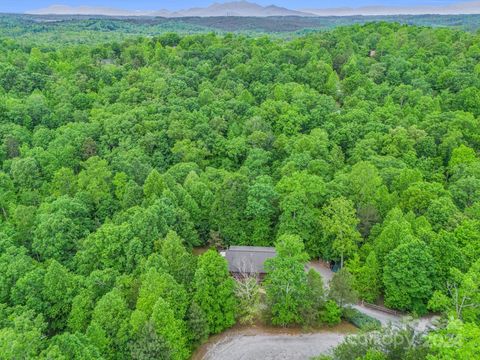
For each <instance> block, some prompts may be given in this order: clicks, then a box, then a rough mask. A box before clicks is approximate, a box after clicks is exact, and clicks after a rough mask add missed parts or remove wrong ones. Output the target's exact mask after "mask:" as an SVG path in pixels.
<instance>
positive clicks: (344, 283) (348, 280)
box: [328, 268, 358, 308]
mask: <svg viewBox="0 0 480 360" xmlns="http://www.w3.org/2000/svg"><path fill="white" fill-rule="evenodd" d="M328 297H329V298H330V299H332V300H334V301H335V302H336V303H337V304H338V305H339V306H340V308H343V307H344V306H345V305H348V304H354V303H356V302H357V300H358V293H357V292H356V290H355V289H354V278H353V276H352V274H350V273H349V272H348V270H347V269H346V268H342V269H340V271H338V272H337V273H335V274H334V275H333V278H332V280H330V284H329V288H328Z"/></svg>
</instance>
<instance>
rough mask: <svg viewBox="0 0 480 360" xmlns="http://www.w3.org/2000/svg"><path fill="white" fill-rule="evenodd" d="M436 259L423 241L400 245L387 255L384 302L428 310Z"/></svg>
mask: <svg viewBox="0 0 480 360" xmlns="http://www.w3.org/2000/svg"><path fill="white" fill-rule="evenodd" d="M432 265H433V259H432V256H431V255H430V253H429V251H428V247H427V246H426V245H425V243H423V242H421V241H412V242H410V243H407V244H402V245H399V246H398V247H397V248H396V249H395V250H393V251H392V252H391V253H390V254H389V255H388V257H387V260H386V265H385V270H384V274H383V282H384V284H385V304H386V305H387V306H391V307H393V308H396V309H400V310H413V311H415V312H417V313H418V314H423V313H425V311H426V305H427V302H428V300H429V299H430V297H431V296H432V289H433V283H432V279H433V276H434V268H433V267H432Z"/></svg>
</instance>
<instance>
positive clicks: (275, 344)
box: [203, 333, 345, 360]
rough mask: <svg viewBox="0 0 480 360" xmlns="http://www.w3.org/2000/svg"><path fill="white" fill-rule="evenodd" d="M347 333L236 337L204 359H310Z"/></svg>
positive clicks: (220, 344) (227, 340) (334, 344)
mask: <svg viewBox="0 0 480 360" xmlns="http://www.w3.org/2000/svg"><path fill="white" fill-rule="evenodd" d="M344 337H345V334H337V333H318V334H303V335H253V336H248V335H247V336H245V335H239V336H233V337H230V338H226V339H224V340H223V341H222V342H220V343H218V344H215V346H213V347H212V348H210V349H209V350H208V352H207V353H206V354H205V356H204V358H203V359H204V360H259V359H262V360H308V359H310V358H312V357H314V356H318V355H321V354H323V353H325V352H327V351H328V350H329V349H330V348H331V347H334V346H336V345H338V344H339V343H340V342H341V341H342V340H343V338H344Z"/></svg>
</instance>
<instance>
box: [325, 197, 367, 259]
mask: <svg viewBox="0 0 480 360" xmlns="http://www.w3.org/2000/svg"><path fill="white" fill-rule="evenodd" d="M320 223H321V224H322V229H323V236H324V237H325V239H326V241H327V243H328V244H329V246H331V248H332V252H333V255H334V256H339V257H340V267H342V268H343V265H344V259H345V257H346V256H349V255H352V254H354V253H355V251H357V249H358V244H359V242H360V240H361V236H360V233H359V232H358V230H357V225H358V218H357V217H356V214H355V209H354V208H353V204H352V202H351V201H349V200H347V199H345V198H336V199H332V200H330V201H329V202H328V204H327V205H326V206H325V207H324V208H323V212H322V215H321V218H320Z"/></svg>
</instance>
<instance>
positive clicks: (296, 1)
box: [0, 0, 466, 12]
mask: <svg viewBox="0 0 480 360" xmlns="http://www.w3.org/2000/svg"><path fill="white" fill-rule="evenodd" d="M252 1H253V2H256V3H257V4H261V5H271V4H272V3H273V4H275V5H279V6H285V7H289V8H292V9H299V8H308V7H312V8H328V7H342V6H349V7H359V6H364V5H388V6H393V5H395V6H396V5H405V6H409V5H446V4H454V3H461V2H466V1H465V0H460V1H459V0H389V1H387V0H316V1H315V0H257V1H255V0H252ZM213 2H215V0H174V1H165V0H0V12H24V11H27V10H32V9H38V8H43V7H46V6H49V5H52V4H62V5H72V6H79V5H88V6H106V7H118V8H124V9H136V10H159V9H169V10H178V9H184V8H189V7H195V6H207V5H210V4H211V3H213ZM217 2H226V1H223V0H220V1H219V0H217Z"/></svg>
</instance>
